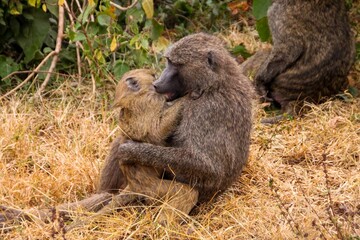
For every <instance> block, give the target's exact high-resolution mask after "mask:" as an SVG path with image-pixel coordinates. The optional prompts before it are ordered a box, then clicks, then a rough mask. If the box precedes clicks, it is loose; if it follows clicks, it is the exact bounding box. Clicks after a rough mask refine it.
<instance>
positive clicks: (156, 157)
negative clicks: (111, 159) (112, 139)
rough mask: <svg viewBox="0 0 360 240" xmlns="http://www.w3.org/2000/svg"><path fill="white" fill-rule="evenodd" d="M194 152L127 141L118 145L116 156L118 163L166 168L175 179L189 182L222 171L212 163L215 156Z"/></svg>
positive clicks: (218, 173)
mask: <svg viewBox="0 0 360 240" xmlns="http://www.w3.org/2000/svg"><path fill="white" fill-rule="evenodd" d="M194 152H195V151H192V152H190V151H189V150H187V149H185V148H175V147H163V146H156V145H152V144H149V143H138V142H128V143H125V144H122V145H120V146H119V149H118V157H119V161H120V164H140V165H145V166H152V167H156V168H162V169H167V170H168V171H171V172H173V173H174V174H175V175H176V179H177V180H179V181H181V182H184V183H189V182H190V180H191V179H196V180H200V181H201V180H202V179H203V178H204V179H205V178H206V179H216V178H217V177H219V175H220V174H222V173H224V171H225V170H224V169H222V165H221V164H214V161H215V157H214V158H210V157H209V156H207V155H205V154H201V153H194ZM215 165H217V167H216V168H215V167H214V166H215ZM211 176H212V177H211Z"/></svg>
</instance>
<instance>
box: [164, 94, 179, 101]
mask: <svg viewBox="0 0 360 240" xmlns="http://www.w3.org/2000/svg"><path fill="white" fill-rule="evenodd" d="M164 94H165V97H166V101H167V102H171V101H173V100H175V99H176V98H177V94H176V93H174V92H168V93H164Z"/></svg>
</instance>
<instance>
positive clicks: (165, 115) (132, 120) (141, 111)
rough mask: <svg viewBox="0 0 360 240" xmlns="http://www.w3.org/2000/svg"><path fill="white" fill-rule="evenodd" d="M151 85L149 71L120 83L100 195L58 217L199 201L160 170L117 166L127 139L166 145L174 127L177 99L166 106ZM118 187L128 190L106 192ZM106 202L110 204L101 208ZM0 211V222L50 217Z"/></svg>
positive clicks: (177, 116)
mask: <svg viewBox="0 0 360 240" xmlns="http://www.w3.org/2000/svg"><path fill="white" fill-rule="evenodd" d="M153 81H154V73H153V71H151V70H146V69H138V70H132V71H129V72H128V73H126V74H124V76H123V77H122V79H121V80H120V81H119V83H118V85H117V87H116V94H115V101H114V106H116V107H120V115H119V125H120V128H121V130H122V135H121V136H120V137H118V138H117V139H116V140H115V141H114V143H113V146H112V150H111V153H110V156H109V157H108V159H107V161H106V163H105V166H104V168H103V170H102V173H101V181H100V182H101V184H100V186H101V187H100V189H101V191H100V193H98V194H95V195H93V196H91V197H89V198H87V199H84V200H82V201H79V202H75V203H68V204H63V205H60V206H58V207H57V209H58V210H59V211H60V212H61V213H62V215H66V216H68V215H69V213H70V211H72V210H75V209H76V208H78V207H82V208H84V209H86V210H91V211H95V212H96V211H98V210H100V209H101V211H100V212H99V214H104V213H108V212H109V211H111V210H113V207H116V206H119V205H124V204H127V203H129V202H131V201H133V200H135V199H136V198H140V197H143V196H148V197H149V199H151V198H156V199H159V198H160V199H161V198H164V197H169V198H170V200H169V201H168V204H169V205H171V206H172V207H174V208H176V209H178V210H180V211H183V212H184V213H186V214H188V213H189V212H190V210H191V209H192V208H193V207H194V206H195V204H196V202H197V199H198V192H197V191H196V190H195V189H192V188H191V187H190V186H188V185H185V184H182V183H178V182H175V181H171V180H164V179H161V178H162V175H163V169H161V168H160V169H155V168H153V167H147V166H141V165H121V166H120V164H119V160H118V158H117V156H116V154H115V153H116V149H117V148H118V147H119V145H121V144H122V143H124V142H126V140H128V139H131V140H134V141H144V142H150V143H153V144H160V145H164V146H165V145H166V141H165V140H166V139H167V137H169V136H170V134H171V133H172V132H173V130H174V128H175V127H176V125H177V124H178V122H179V119H180V118H181V115H180V114H181V108H182V103H181V102H180V100H179V101H176V102H173V103H167V102H166V98H165V96H163V95H160V94H158V93H156V92H155V90H154V87H153V86H152V84H153ZM120 169H121V170H120ZM107 184H108V185H107ZM110 185H111V187H109V186H110ZM121 186H126V188H125V189H124V190H123V191H122V192H121V193H120V194H118V195H116V196H115V197H112V195H111V194H109V193H107V191H110V189H112V188H114V189H115V190H117V191H118V190H119V188H120V187H121ZM111 199H113V201H112V202H111ZM109 202H110V203H111V204H109V205H108V206H106V207H105V208H103V209H102V207H103V206H104V205H106V204H108V203H109ZM0 207H1V206H0ZM0 210H2V212H3V214H2V215H1V214H0V222H4V221H6V220H8V219H10V220H11V219H14V218H27V219H29V218H30V216H31V215H35V216H37V217H38V218H40V219H42V220H44V221H47V219H49V217H50V216H51V211H49V210H30V211H21V210H15V209H11V208H6V207H1V208H0ZM168 214H172V212H171V211H168V210H164V211H163V212H162V213H161V214H160V215H159V217H158V219H159V221H163V220H166V218H167V215H168ZM78 225H79V222H77V223H75V224H74V225H70V228H73V227H75V226H78Z"/></svg>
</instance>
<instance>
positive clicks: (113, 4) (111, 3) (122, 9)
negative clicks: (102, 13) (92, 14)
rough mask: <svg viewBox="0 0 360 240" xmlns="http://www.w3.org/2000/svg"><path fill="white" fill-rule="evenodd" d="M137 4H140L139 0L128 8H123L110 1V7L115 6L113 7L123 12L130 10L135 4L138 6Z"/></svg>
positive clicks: (135, 0)
mask: <svg viewBox="0 0 360 240" xmlns="http://www.w3.org/2000/svg"><path fill="white" fill-rule="evenodd" d="M137 2H138V0H134V2H133V3H132V4H131V5H129V6H127V7H122V6H120V5H118V4H116V3H114V2H111V1H110V5H111V6H113V7H116V8H117V9H119V10H121V11H126V10H129V9H130V8H132V7H134V6H135V4H137Z"/></svg>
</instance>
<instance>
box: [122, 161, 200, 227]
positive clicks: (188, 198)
mask: <svg viewBox="0 0 360 240" xmlns="http://www.w3.org/2000/svg"><path fill="white" fill-rule="evenodd" d="M122 170H123V172H124V173H125V174H126V176H131V178H130V177H129V178H128V180H127V181H128V184H129V185H128V187H127V189H128V190H129V191H132V192H135V193H138V194H141V196H143V197H144V198H145V200H146V201H147V202H149V203H151V202H154V200H155V199H156V200H161V201H163V202H164V203H165V205H167V206H169V207H165V208H162V210H161V211H160V213H159V215H158V217H157V219H158V222H160V223H165V222H166V221H167V220H170V217H174V216H176V215H179V214H176V211H181V212H183V213H185V214H189V213H190V211H191V209H192V208H193V207H194V206H195V204H196V203H197V201H198V196H199V194H198V191H196V190H195V189H193V188H191V187H190V186H189V185H186V184H182V183H179V182H176V181H171V180H164V179H161V178H160V177H161V174H162V173H161V171H160V170H159V169H155V168H153V167H145V166H136V165H132V166H126V165H125V166H122Z"/></svg>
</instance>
